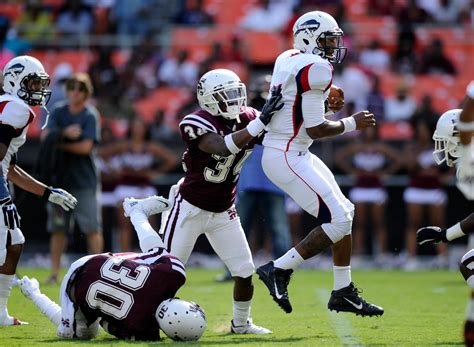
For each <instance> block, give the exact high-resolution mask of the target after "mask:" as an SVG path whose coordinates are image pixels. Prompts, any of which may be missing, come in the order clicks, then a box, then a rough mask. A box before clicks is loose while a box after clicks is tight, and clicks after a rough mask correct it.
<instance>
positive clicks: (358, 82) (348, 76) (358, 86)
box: [333, 56, 371, 109]
mask: <svg viewBox="0 0 474 347" xmlns="http://www.w3.org/2000/svg"><path fill="white" fill-rule="evenodd" d="M352 59H353V58H352V57H350V56H348V57H346V60H345V61H346V63H345V64H343V65H342V64H339V65H337V66H335V67H334V68H335V69H334V72H335V74H334V80H333V82H334V84H336V85H337V86H339V87H341V88H342V89H343V90H344V101H345V102H346V103H347V102H350V101H353V102H354V103H355V104H356V108H357V109H361V108H362V107H364V106H365V102H366V99H367V95H368V94H369V92H370V89H371V84H370V79H369V77H368V76H367V74H366V73H365V72H364V70H362V69H361V68H360V67H359V66H357V65H356V64H354V63H353V62H352V63H351V60H352ZM347 62H349V63H347Z"/></svg>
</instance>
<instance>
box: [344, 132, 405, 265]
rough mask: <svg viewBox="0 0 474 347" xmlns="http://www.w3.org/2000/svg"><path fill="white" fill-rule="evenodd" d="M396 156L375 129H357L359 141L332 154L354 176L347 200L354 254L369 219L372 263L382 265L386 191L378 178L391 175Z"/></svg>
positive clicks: (396, 164) (395, 167)
mask: <svg viewBox="0 0 474 347" xmlns="http://www.w3.org/2000/svg"><path fill="white" fill-rule="evenodd" d="M399 157H400V155H399V154H398V152H397V151H396V150H395V149H394V148H392V147H391V146H390V145H387V144H385V143H384V142H381V141H379V136H378V130H377V128H368V129H365V130H364V131H362V132H361V137H360V141H359V142H357V143H356V144H354V143H350V144H347V145H346V146H344V147H343V148H341V149H340V150H339V151H338V152H337V154H336V164H337V165H338V166H339V167H340V169H341V170H342V171H344V173H346V174H350V175H354V176H355V178H356V180H355V184H354V186H353V188H352V189H351V190H350V192H349V199H350V200H351V201H352V202H353V203H354V205H355V209H356V212H355V215H354V227H353V237H354V255H356V256H358V255H362V254H364V253H365V252H364V243H365V240H367V235H366V231H367V229H366V227H367V222H369V221H370V223H371V226H372V230H373V233H374V234H375V235H376V238H377V249H375V250H374V251H373V252H372V253H373V254H376V255H377V256H376V258H375V260H376V262H380V263H381V265H383V264H384V263H385V262H384V259H385V258H386V255H387V251H388V249H387V230H386V222H385V203H386V200H387V191H386V190H385V188H384V186H383V182H382V178H383V176H385V175H389V174H393V173H394V172H396V171H397V170H398V169H399V167H400V160H399Z"/></svg>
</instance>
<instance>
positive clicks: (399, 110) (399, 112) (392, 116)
mask: <svg viewBox="0 0 474 347" xmlns="http://www.w3.org/2000/svg"><path fill="white" fill-rule="evenodd" d="M416 106H417V105H416V101H415V99H413V98H412V97H411V96H410V95H409V89H408V85H407V84H405V83H404V82H401V83H400V84H399V85H398V86H397V90H396V96H395V97H388V98H387V99H386V101H385V120H386V121H388V122H399V121H408V120H410V118H411V116H412V115H413V113H415V110H416Z"/></svg>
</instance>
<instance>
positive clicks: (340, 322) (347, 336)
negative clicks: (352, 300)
mask: <svg viewBox="0 0 474 347" xmlns="http://www.w3.org/2000/svg"><path fill="white" fill-rule="evenodd" d="M316 295H317V297H318V299H319V301H321V303H323V305H324V306H325V307H326V303H327V302H328V301H329V297H330V293H329V290H327V289H322V288H320V289H316ZM328 315H329V318H330V319H331V322H332V326H333V327H334V330H335V331H336V334H337V337H338V338H339V341H341V344H342V345H344V346H360V347H362V346H364V345H363V344H362V343H361V342H360V341H359V340H358V339H357V336H356V335H355V334H354V331H353V329H352V325H351V322H349V320H347V319H346V318H344V316H343V314H342V313H336V312H335V311H329V310H328Z"/></svg>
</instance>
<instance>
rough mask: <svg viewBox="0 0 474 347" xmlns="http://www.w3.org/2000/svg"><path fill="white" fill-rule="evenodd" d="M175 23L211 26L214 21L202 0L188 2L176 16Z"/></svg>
mask: <svg viewBox="0 0 474 347" xmlns="http://www.w3.org/2000/svg"><path fill="white" fill-rule="evenodd" d="M175 23H176V24H180V25H190V26H200V25H211V24H213V23H214V19H213V18H212V16H211V15H209V13H207V12H206V10H205V9H204V5H203V2H202V0H188V1H185V4H184V8H183V9H182V10H181V11H180V12H179V13H178V15H177V16H176V20H175Z"/></svg>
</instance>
